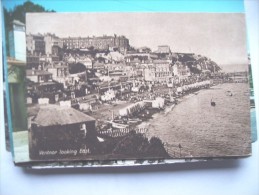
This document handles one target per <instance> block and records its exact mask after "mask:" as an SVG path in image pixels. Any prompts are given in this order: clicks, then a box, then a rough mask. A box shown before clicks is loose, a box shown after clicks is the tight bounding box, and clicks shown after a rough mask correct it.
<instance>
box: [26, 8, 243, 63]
mask: <svg viewBox="0 0 259 195" xmlns="http://www.w3.org/2000/svg"><path fill="white" fill-rule="evenodd" d="M26 27H27V29H26V30H27V33H32V34H36V33H47V32H50V33H55V34H56V35H57V36H59V37H68V36H71V37H77V36H81V37H86V36H93V35H94V36H102V35H114V34H117V35H125V36H126V37H127V38H128V39H129V41H130V45H132V46H134V47H141V46H148V47H151V49H152V50H155V49H156V48H157V46H158V45H169V46H170V48H171V50H172V52H191V53H196V54H201V55H205V56H207V57H209V58H211V59H212V60H213V61H215V62H216V63H218V64H219V65H226V64H244V63H247V48H246V25H245V16H244V14H242V13H226V14H222V13H139V12H138V13H29V14H27V16H26Z"/></svg>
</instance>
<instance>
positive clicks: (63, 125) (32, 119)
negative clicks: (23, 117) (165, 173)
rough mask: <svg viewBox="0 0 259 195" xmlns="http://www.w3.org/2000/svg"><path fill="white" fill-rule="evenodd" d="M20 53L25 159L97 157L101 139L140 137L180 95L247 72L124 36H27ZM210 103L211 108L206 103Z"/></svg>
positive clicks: (237, 78) (237, 79)
mask: <svg viewBox="0 0 259 195" xmlns="http://www.w3.org/2000/svg"><path fill="white" fill-rule="evenodd" d="M16 25H18V26H19V25H23V24H22V23H19V22H17V23H16ZM26 52H27V55H26V104H27V113H28V129H29V137H30V138H29V140H30V156H31V158H46V157H45V155H47V156H48V157H49V155H50V154H51V153H54V154H56V153H57V152H56V150H57V149H63V150H66V149H67V152H68V153H64V152H63V153H62V154H67V155H71V154H70V153H69V151H75V150H73V149H72V148H77V149H78V148H80V151H87V152H86V153H85V154H94V153H98V152H99V153H100V151H102V152H104V151H105V149H104V148H105V147H107V146H102V147H103V148H102V147H101V149H100V145H101V144H102V143H106V144H107V140H116V139H118V140H121V139H122V138H124V137H125V136H126V137H127V136H129V135H131V134H132V132H134V133H137V134H140V135H142V136H144V137H145V136H146V134H147V133H148V130H149V129H148V128H146V127H144V126H142V123H143V122H145V121H148V120H154V119H153V115H154V114H156V113H164V114H167V113H169V112H170V111H171V110H172V109H174V107H175V106H176V105H177V104H178V103H179V102H180V101H181V100H182V98H183V97H185V96H187V95H190V94H194V95H197V94H198V93H199V90H201V89H208V88H210V87H211V86H213V85H216V84H219V83H224V82H230V83H231V82H232V83H233V82H238V83H239V82H247V81H248V78H247V72H235V73H230V74H229V73H224V72H223V71H222V70H221V68H220V66H219V65H218V64H217V63H216V62H214V61H213V60H211V59H210V58H208V57H207V56H203V55H201V54H196V53H179V52H174V51H172V50H171V48H170V46H169V45H158V46H157V48H156V49H155V50H152V49H151V48H149V47H146V46H143V47H139V48H136V47H134V46H133V45H130V40H129V39H128V38H127V37H125V36H124V35H116V34H114V35H103V36H91V37H90V36H87V37H62V38H61V37H58V36H57V35H55V34H54V33H45V34H40V33H38V34H30V33H29V34H26ZM227 95H229V96H231V95H232V94H231V91H229V92H228V94H227ZM210 103H211V105H213V104H215V102H213V99H211V102H210ZM53 129H55V131H53ZM64 131H66V132H64ZM42 136H43V137H44V139H42ZM68 137H69V138H68ZM79 137H80V139H81V141H77V140H78V138H79ZM134 139H135V138H134ZM64 140H66V141H65V142H64ZM68 140H70V141H68ZM71 140H72V141H71ZM76 142H78V144H79V145H76V144H75V143H76ZM116 142H118V141H116ZM69 143H70V145H69ZM157 143H158V145H159V144H160V145H161V146H162V147H164V146H166V143H162V142H161V140H159V141H158V142H157ZM64 144H65V145H66V146H65V148H62V147H63V146H64ZM46 145H47V146H46ZM104 145H105V144H104ZM61 146H62V147H61ZM82 147H83V148H84V149H82ZM178 147H179V149H180V150H181V145H180V144H179V146H178ZM43 148H45V150H42V149H43ZM48 148H52V149H53V148H56V150H55V151H54V152H53V151H52V152H51V151H49V149H48ZM89 148H90V149H89ZM111 148H113V150H114V146H113V147H111ZM94 150H97V151H98V152H94ZM71 153H74V152H71ZM78 153H79V152H78ZM104 153H105V152H104ZM108 153H109V152H108ZM162 153H163V152H162ZM42 154H44V155H43V156H41V155H42ZM166 155H167V154H166ZM166 155H165V154H163V155H162V157H166ZM61 156H62V155H61ZM133 156H134V155H133ZM150 156H159V154H152V153H151V154H150ZM171 156H172V155H171ZM58 158H60V155H58Z"/></svg>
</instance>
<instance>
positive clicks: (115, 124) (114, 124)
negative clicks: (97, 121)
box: [110, 121, 129, 129]
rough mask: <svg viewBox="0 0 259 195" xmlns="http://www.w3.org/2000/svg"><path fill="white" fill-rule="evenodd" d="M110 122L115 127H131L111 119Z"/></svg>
mask: <svg viewBox="0 0 259 195" xmlns="http://www.w3.org/2000/svg"><path fill="white" fill-rule="evenodd" d="M110 123H111V125H112V127H113V128H118V129H126V128H128V127H129V125H126V124H121V123H116V122H113V121H110Z"/></svg>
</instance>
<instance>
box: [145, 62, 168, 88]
mask: <svg viewBox="0 0 259 195" xmlns="http://www.w3.org/2000/svg"><path fill="white" fill-rule="evenodd" d="M171 78H172V71H171V64H170V62H169V61H167V60H154V61H153V62H152V63H150V64H147V65H146V68H145V70H144V79H145V81H150V82H159V83H167V82H168V81H169V80H170V79H171Z"/></svg>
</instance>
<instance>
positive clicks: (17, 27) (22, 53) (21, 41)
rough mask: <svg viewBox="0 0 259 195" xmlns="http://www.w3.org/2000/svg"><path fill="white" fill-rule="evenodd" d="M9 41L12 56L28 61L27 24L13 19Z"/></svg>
mask: <svg viewBox="0 0 259 195" xmlns="http://www.w3.org/2000/svg"><path fill="white" fill-rule="evenodd" d="M9 43H10V44H9V52H10V56H11V57H13V58H15V59H16V60H20V61H23V62H26V35H25V25H24V24H23V23H22V22H20V21H18V20H14V21H13V23H12V30H11V31H10V32H9Z"/></svg>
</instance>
